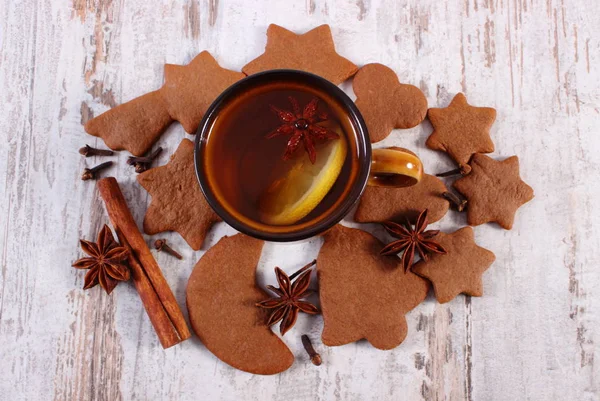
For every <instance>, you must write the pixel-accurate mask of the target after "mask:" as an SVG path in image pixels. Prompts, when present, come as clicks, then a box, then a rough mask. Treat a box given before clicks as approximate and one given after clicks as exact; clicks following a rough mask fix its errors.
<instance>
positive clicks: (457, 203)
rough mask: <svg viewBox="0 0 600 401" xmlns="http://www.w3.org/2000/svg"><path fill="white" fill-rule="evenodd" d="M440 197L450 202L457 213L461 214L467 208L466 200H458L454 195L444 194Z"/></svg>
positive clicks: (450, 193)
mask: <svg viewBox="0 0 600 401" xmlns="http://www.w3.org/2000/svg"><path fill="white" fill-rule="evenodd" d="M442 196H443V197H444V198H445V199H446V200H447V201H448V202H450V204H451V205H452V206H454V208H455V209H456V210H457V211H459V212H462V211H463V210H465V209H466V207H467V200H466V199H460V198H459V197H458V196H456V195H455V194H453V193H452V192H444V193H443V194H442Z"/></svg>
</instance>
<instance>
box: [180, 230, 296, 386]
mask: <svg viewBox="0 0 600 401" xmlns="http://www.w3.org/2000/svg"><path fill="white" fill-rule="evenodd" d="M263 245H264V242H263V241H260V240H257V239H254V238H251V237H248V236H245V235H243V234H237V235H234V236H233V237H223V238H222V239H221V240H220V241H219V242H218V243H217V244H216V245H215V246H213V247H212V248H210V249H209V250H208V251H207V252H206V253H205V254H204V255H203V256H202V258H201V259H200V260H199V261H198V263H197V264H196V267H194V271H193V272H192V274H191V276H190V280H189V282H188V285H187V290H186V302H187V307H188V312H189V317H190V323H191V325H192V328H193V330H194V332H195V333H196V334H197V335H198V337H199V338H200V340H201V341H202V343H203V344H204V345H205V346H206V348H208V349H209V350H210V351H211V352H212V353H213V354H215V355H216V356H217V358H219V359H220V360H222V361H223V362H225V363H227V364H229V365H231V366H233V367H234V368H237V369H240V370H243V371H245V372H250V373H256V374H261V375H272V374H275V373H279V372H283V371H284V370H286V369H288V368H289V367H290V366H291V365H292V363H293V362H294V355H293V354H292V353H291V352H290V350H289V349H288V347H287V346H286V345H285V344H284V343H283V342H282V341H281V340H280V339H279V338H278V337H277V336H276V335H275V334H274V333H273V332H272V331H271V329H270V328H269V326H267V325H266V324H265V321H266V319H267V317H266V313H265V310H264V309H261V308H258V307H256V306H255V304H256V303H257V302H259V301H261V300H263V299H265V298H266V297H267V296H268V295H267V294H266V293H265V292H264V291H262V290H260V289H259V288H258V287H257V286H256V265H257V264H258V261H259V259H260V254H261V252H262V248H263Z"/></svg>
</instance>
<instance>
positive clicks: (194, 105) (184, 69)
mask: <svg viewBox="0 0 600 401" xmlns="http://www.w3.org/2000/svg"><path fill="white" fill-rule="evenodd" d="M244 77H245V75H244V74H243V73H241V72H237V71H231V70H227V69H225V68H223V67H221V66H220V65H219V64H218V63H217V60H215V58H214V57H213V56H212V55H211V54H210V53H209V52H207V51H203V52H202V53H200V54H199V55H197V56H196V57H195V58H194V59H193V60H192V61H191V62H190V63H189V64H188V65H175V64H167V65H165V84H164V85H163V87H162V88H161V93H162V94H163V96H164V98H165V100H166V102H167V104H168V106H167V107H168V110H169V114H170V115H171V117H173V119H175V120H177V121H179V122H180V123H181V125H183V128H184V129H185V131H186V132H187V133H190V134H195V133H196V130H197V129H198V125H199V124H200V121H201V120H202V117H203V116H204V113H206V110H207V109H208V106H210V104H211V103H212V102H213V101H214V100H215V99H216V98H217V96H219V95H220V94H221V92H223V91H224V90H225V89H227V88H228V87H230V86H231V85H232V84H233V83H235V82H237V81H239V80H240V79H242V78H244Z"/></svg>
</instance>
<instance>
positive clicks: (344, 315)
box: [317, 224, 429, 349]
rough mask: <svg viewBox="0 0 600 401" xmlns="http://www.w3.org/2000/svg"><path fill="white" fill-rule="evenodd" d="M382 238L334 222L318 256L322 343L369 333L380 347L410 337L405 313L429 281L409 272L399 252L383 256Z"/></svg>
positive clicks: (336, 342)
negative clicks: (403, 265)
mask: <svg viewBox="0 0 600 401" xmlns="http://www.w3.org/2000/svg"><path fill="white" fill-rule="evenodd" d="M382 248H383V244H382V243H381V242H380V241H379V240H378V239H377V238H375V237H373V236H372V235H371V234H369V233H367V232H365V231H362V230H357V229H354V228H347V227H344V226H341V225H339V224H338V225H337V226H334V227H333V228H332V229H331V230H329V231H328V232H327V233H326V234H325V243H324V244H323V246H322V247H321V251H320V252H319V256H318V257H317V275H318V278H319V298H320V300H321V310H322V313H323V321H324V327H323V333H322V335H321V337H322V340H323V344H325V345H328V346H335V345H344V344H348V343H351V342H354V341H358V340H360V339H363V338H364V339H366V340H367V341H369V342H370V343H371V344H372V345H373V346H374V347H376V348H379V349H391V348H394V347H396V346H398V345H400V343H402V341H404V339H405V338H406V334H407V332H408V326H407V324H406V318H405V317H404V315H405V314H406V313H408V312H409V311H410V310H412V309H413V308H415V307H416V306H417V305H419V304H420V303H421V302H422V301H423V300H424V299H425V297H426V296H427V291H428V290H429V283H428V282H427V281H426V280H423V279H422V278H420V277H418V276H417V275H415V274H413V273H411V272H410V271H408V272H405V271H404V269H403V268H402V266H401V265H400V260H399V259H398V257H397V256H381V255H380V254H379V251H381V249H382Z"/></svg>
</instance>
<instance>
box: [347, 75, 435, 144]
mask: <svg viewBox="0 0 600 401" xmlns="http://www.w3.org/2000/svg"><path fill="white" fill-rule="evenodd" d="M352 88H353V89H354V94H355V95H356V106H357V107H358V109H359V110H360V113H361V114H362V116H363V117H364V119H365V122H366V123H367V128H368V129H369V136H370V137H371V142H379V141H381V140H383V139H385V138H386V137H387V136H388V135H389V134H390V133H391V132H392V130H393V129H394V128H412V127H415V126H417V125H419V124H420V123H421V121H423V119H425V116H426V115H427V99H426V98H425V95H423V92H421V90H420V89H419V88H417V87H416V86H413V85H407V84H401V83H400V81H399V80H398V76H397V75H396V73H395V72H394V71H393V70H391V69H390V68H388V67H386V66H385V65H383V64H377V63H374V64H367V65H365V66H364V67H362V68H361V69H360V70H358V72H357V73H356V76H355V77H354V80H353V82H352Z"/></svg>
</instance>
